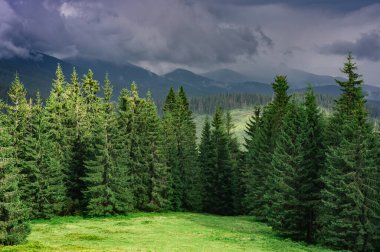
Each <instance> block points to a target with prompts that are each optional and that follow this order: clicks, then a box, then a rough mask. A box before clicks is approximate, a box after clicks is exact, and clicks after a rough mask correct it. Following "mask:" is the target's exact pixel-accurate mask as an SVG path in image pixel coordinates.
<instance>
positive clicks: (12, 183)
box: [0, 114, 30, 245]
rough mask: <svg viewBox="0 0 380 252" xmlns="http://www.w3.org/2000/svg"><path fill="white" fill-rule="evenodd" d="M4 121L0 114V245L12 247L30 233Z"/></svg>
mask: <svg viewBox="0 0 380 252" xmlns="http://www.w3.org/2000/svg"><path fill="white" fill-rule="evenodd" d="M6 121H7V119H6V118H5V116H4V114H0V149H1V151H0V219H1V221H0V244H2V245H14V244H19V243H22V242H24V241H25V239H26V237H27V236H28V234H29V233H30V227H29V224H28V223H27V220H28V212H29V210H28V209H27V207H26V206H25V205H24V204H23V203H22V202H21V200H20V192H19V189H18V181H19V173H18V169H17V167H16V166H15V161H16V159H15V148H14V147H13V139H12V138H13V137H12V135H11V134H10V132H9V128H8V127H7V126H6V125H7V124H8V123H7V122H6Z"/></svg>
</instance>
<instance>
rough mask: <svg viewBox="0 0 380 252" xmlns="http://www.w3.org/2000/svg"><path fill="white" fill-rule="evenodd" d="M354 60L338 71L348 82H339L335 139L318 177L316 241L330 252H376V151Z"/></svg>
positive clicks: (377, 171) (377, 212)
mask: <svg viewBox="0 0 380 252" xmlns="http://www.w3.org/2000/svg"><path fill="white" fill-rule="evenodd" d="M352 59H353V58H352V56H351V54H349V55H348V58H347V62H346V63H345V64H344V68H343V69H342V72H343V73H345V74H347V77H348V80H347V81H345V82H338V84H339V85H340V86H341V87H342V90H343V94H342V96H341V97H340V99H339V100H338V101H337V107H336V110H335V113H334V116H333V117H332V119H331V121H330V126H329V128H330V129H334V131H333V133H334V138H333V139H332V141H329V147H328V151H327V158H326V168H325V169H326V170H325V172H324V173H323V175H322V181H323V184H324V188H323V190H322V192H321V193H322V194H321V195H322V205H321V208H320V216H319V218H318V219H319V224H320V232H319V240H320V241H321V242H322V243H323V244H326V245H328V246H331V247H334V248H342V249H349V250H353V251H377V250H378V249H379V247H376V246H378V243H376V241H375V240H376V239H377V237H378V233H377V232H378V226H377V225H378V216H379V215H378V214H379V201H378V200H379V191H378V189H379V187H378V181H377V179H376V178H378V176H379V170H378V159H377V154H376V151H377V150H378V148H377V143H376V141H375V138H374V135H373V133H372V127H371V126H370V125H369V123H368V122H367V112H366V110H365V107H364V104H365V100H364V95H363V92H362V88H361V84H362V82H363V81H362V80H361V79H360V76H359V75H358V74H357V73H356V72H355V71H356V65H355V63H353V62H352ZM376 244H377V245H376Z"/></svg>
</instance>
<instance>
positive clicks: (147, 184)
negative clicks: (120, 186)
mask: <svg viewBox="0 0 380 252" xmlns="http://www.w3.org/2000/svg"><path fill="white" fill-rule="evenodd" d="M119 127H120V132H121V138H120V140H121V141H122V146H123V148H124V150H125V152H124V153H125V154H126V158H127V159H126V166H127V176H128V184H129V187H130V189H131V192H132V195H133V201H134V202H133V205H134V207H135V208H137V209H139V210H147V211H163V210H166V209H169V208H170V202H169V199H170V194H171V185H170V173H169V171H168V167H167V162H166V158H165V155H164V139H163V128H162V125H161V122H160V119H159V117H158V115H157V111H156V107H155V105H154V103H153V101H152V100H151V99H150V95H149V94H148V98H147V99H143V98H140V97H139V95H138V92H137V86H136V84H134V83H133V84H132V86H131V92H128V91H127V90H124V91H123V92H122V94H121V96H120V98H119Z"/></svg>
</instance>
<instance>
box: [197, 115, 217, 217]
mask: <svg viewBox="0 0 380 252" xmlns="http://www.w3.org/2000/svg"><path fill="white" fill-rule="evenodd" d="M198 160H199V161H198V162H199V166H200V169H201V174H202V189H203V191H202V200H203V202H202V205H203V211H205V212H212V210H213V208H214V206H215V205H216V204H217V202H216V190H215V189H216V188H215V185H216V183H217V173H216V169H215V168H216V166H215V163H216V162H215V161H216V160H215V155H214V149H213V145H212V140H211V124H210V122H209V119H208V118H206V121H205V124H204V127H203V130H202V136H201V142H200V145H199V157H198Z"/></svg>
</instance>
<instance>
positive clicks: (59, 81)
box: [52, 63, 66, 96]
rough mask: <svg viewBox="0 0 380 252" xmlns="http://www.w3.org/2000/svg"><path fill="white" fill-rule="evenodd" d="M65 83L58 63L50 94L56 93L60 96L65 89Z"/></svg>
mask: <svg viewBox="0 0 380 252" xmlns="http://www.w3.org/2000/svg"><path fill="white" fill-rule="evenodd" d="M65 82H66V81H65V75H64V74H63V71H62V67H61V64H59V63H58V65H57V70H56V71H55V79H54V80H53V90H52V92H56V93H57V95H58V96H59V95H61V94H62V93H63V91H64V89H65Z"/></svg>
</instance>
